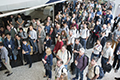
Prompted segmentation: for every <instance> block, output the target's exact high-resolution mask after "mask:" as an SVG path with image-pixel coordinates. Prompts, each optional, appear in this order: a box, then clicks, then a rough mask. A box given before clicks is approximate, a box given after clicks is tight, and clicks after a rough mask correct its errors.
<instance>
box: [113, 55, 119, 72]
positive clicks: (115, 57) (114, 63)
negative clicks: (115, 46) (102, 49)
mask: <svg viewBox="0 0 120 80" xmlns="http://www.w3.org/2000/svg"><path fill="white" fill-rule="evenodd" d="M117 61H118V64H117ZM116 64H117V67H116V69H117V70H118V69H119V67H120V59H118V56H117V55H115V56H114V62H113V68H114V67H115V66H116Z"/></svg>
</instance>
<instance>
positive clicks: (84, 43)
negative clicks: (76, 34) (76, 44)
mask: <svg viewBox="0 0 120 80" xmlns="http://www.w3.org/2000/svg"><path fill="white" fill-rule="evenodd" d="M86 42H87V41H86V39H83V38H81V40H80V43H81V44H82V46H83V47H84V49H86Z"/></svg>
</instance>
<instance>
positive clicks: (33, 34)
mask: <svg viewBox="0 0 120 80" xmlns="http://www.w3.org/2000/svg"><path fill="white" fill-rule="evenodd" d="M29 29H30V31H29V41H30V43H31V45H32V46H33V52H35V53H34V54H36V53H38V46H37V43H36V40H37V32H36V31H35V30H34V29H33V25H32V24H31V25H30V26H29Z"/></svg>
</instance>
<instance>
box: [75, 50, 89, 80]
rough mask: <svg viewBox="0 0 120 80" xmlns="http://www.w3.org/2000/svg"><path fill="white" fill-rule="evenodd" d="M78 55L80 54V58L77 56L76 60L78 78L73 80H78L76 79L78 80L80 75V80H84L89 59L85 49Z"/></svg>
mask: <svg viewBox="0 0 120 80" xmlns="http://www.w3.org/2000/svg"><path fill="white" fill-rule="evenodd" d="M78 53H79V56H77V58H76V60H75V65H76V67H75V68H76V76H75V77H74V78H73V80H76V79H77V80H78V78H79V74H80V80H83V72H84V69H85V68H86V66H87V57H86V56H85V54H84V53H85V50H84V48H80V50H79V51H78Z"/></svg>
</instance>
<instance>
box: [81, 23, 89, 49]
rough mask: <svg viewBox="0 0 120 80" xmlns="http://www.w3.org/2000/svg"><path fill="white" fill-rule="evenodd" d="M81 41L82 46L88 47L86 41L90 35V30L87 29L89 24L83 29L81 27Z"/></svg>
mask: <svg viewBox="0 0 120 80" xmlns="http://www.w3.org/2000/svg"><path fill="white" fill-rule="evenodd" d="M80 36H81V37H80V39H81V40H80V43H81V44H82V46H83V47H84V49H86V42H87V39H88V37H89V30H88V29H87V25H86V24H84V26H83V29H80Z"/></svg>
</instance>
